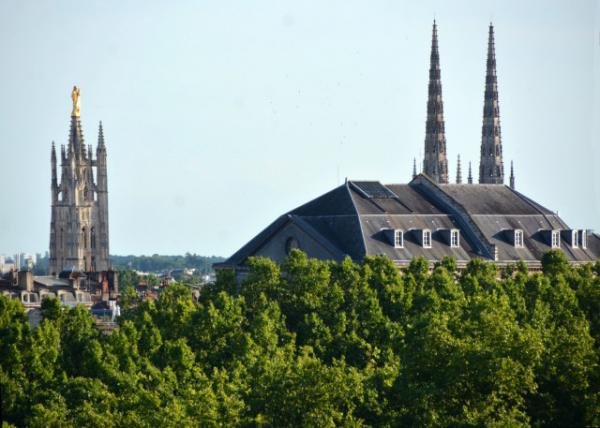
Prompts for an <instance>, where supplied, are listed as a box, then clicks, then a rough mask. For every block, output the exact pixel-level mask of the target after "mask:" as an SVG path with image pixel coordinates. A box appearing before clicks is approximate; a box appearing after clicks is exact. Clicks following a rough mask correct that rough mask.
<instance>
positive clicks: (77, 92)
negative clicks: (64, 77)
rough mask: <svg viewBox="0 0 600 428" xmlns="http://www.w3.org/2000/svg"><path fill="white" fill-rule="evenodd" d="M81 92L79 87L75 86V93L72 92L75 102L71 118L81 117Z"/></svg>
mask: <svg viewBox="0 0 600 428" xmlns="http://www.w3.org/2000/svg"><path fill="white" fill-rule="evenodd" d="M80 94H81V91H80V90H79V88H78V87H77V86H73V91H72V92H71V99H72V100H73V111H72V112H71V116H79V114H80V111H79V96H80Z"/></svg>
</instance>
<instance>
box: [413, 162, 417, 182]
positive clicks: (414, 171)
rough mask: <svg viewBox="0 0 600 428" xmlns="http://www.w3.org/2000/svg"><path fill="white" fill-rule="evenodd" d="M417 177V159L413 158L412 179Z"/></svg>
mask: <svg viewBox="0 0 600 428" xmlns="http://www.w3.org/2000/svg"><path fill="white" fill-rule="evenodd" d="M416 176H417V158H413V174H412V178H415V177H416Z"/></svg>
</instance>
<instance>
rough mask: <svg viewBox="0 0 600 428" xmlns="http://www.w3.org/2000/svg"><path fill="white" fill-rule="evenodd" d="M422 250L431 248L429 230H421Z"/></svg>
mask: <svg viewBox="0 0 600 428" xmlns="http://www.w3.org/2000/svg"><path fill="white" fill-rule="evenodd" d="M422 242H423V248H431V230H429V229H423V240H422Z"/></svg>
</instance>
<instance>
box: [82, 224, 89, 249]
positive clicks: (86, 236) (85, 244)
mask: <svg viewBox="0 0 600 428" xmlns="http://www.w3.org/2000/svg"><path fill="white" fill-rule="evenodd" d="M86 232H87V230H86V229H85V227H84V228H83V229H81V233H82V234H83V248H88V235H87V233H86Z"/></svg>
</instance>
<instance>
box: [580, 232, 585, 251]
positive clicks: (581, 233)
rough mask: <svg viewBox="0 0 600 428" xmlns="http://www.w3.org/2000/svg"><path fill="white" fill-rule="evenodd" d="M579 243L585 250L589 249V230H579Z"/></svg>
mask: <svg viewBox="0 0 600 428" xmlns="http://www.w3.org/2000/svg"><path fill="white" fill-rule="evenodd" d="M579 245H580V246H581V248H583V249H584V250H585V249H587V230H585V229H583V230H580V231H579Z"/></svg>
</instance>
